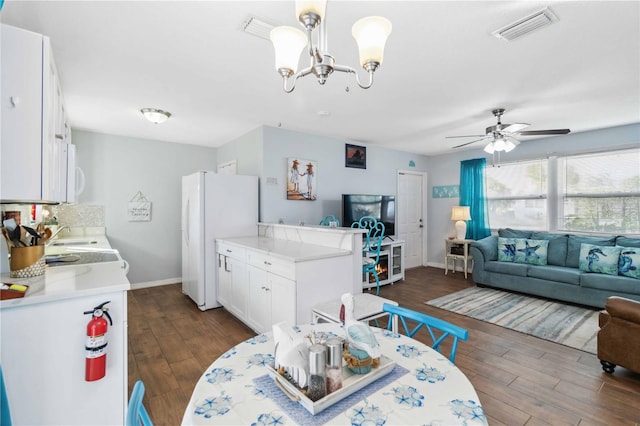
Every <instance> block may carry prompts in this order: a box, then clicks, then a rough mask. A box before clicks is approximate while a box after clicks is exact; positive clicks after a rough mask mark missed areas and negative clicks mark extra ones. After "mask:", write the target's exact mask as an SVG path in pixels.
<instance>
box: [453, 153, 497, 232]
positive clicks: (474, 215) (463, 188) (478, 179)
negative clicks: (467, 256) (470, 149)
mask: <svg viewBox="0 0 640 426" xmlns="http://www.w3.org/2000/svg"><path fill="white" fill-rule="evenodd" d="M486 164H487V160H486V159H485V158H476V159H473V160H466V161H461V162H460V205H461V206H469V211H470V213H471V220H469V221H467V235H466V238H467V239H471V240H480V239H482V238H484V237H488V236H489V235H491V229H490V228H489V208H488V207H487V199H486V186H485V178H484V169H485V166H486Z"/></svg>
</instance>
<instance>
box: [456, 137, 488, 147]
mask: <svg viewBox="0 0 640 426" xmlns="http://www.w3.org/2000/svg"><path fill="white" fill-rule="evenodd" d="M485 139H486V137H484V138H480V139H476V140H475V141H471V142H466V143H463V144H461V145H456V146H454V147H451V148H452V149H455V148H462V147H463V146H467V145H471V144H472V143H476V142H480V141H482V140H485Z"/></svg>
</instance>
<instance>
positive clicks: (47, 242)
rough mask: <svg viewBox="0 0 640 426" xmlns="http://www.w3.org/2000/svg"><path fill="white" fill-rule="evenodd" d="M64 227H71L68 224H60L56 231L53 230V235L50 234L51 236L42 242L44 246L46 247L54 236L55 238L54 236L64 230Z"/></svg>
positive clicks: (69, 228) (68, 228)
mask: <svg viewBox="0 0 640 426" xmlns="http://www.w3.org/2000/svg"><path fill="white" fill-rule="evenodd" d="M65 229H67V230H69V231H71V227H70V226H68V225H65V226H61V227H60V228H58V229H57V230H56V232H54V233H53V235H51V238H49V239H48V240H47V241H46V242H45V243H44V245H45V247H47V246H48V245H49V244H51V243H52V242H53V239H54V238H55V237H56V236H57V235H58V234H59V233H60V232H62V231H64V230H65Z"/></svg>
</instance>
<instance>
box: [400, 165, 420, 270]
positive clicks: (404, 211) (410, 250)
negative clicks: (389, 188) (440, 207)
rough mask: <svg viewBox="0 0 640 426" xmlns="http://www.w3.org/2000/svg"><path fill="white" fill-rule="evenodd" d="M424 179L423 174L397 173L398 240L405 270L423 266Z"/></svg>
mask: <svg viewBox="0 0 640 426" xmlns="http://www.w3.org/2000/svg"><path fill="white" fill-rule="evenodd" d="M424 179H425V174H424V173H419V172H408V171H398V238H399V239H401V240H404V242H405V243H404V247H405V257H404V259H405V260H404V261H405V268H415V267H417V266H422V264H423V262H422V258H423V250H424V248H423V244H424V240H425V238H424V237H425V233H424V229H425V228H424V224H425V223H426V220H425V219H426V218H425V217H424V213H423V204H424V203H423V193H424V191H423V187H424Z"/></svg>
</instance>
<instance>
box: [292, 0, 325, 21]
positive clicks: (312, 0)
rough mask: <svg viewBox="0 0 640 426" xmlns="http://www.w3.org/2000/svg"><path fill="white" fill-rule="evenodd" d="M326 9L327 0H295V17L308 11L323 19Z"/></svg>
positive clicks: (297, 17) (298, 17)
mask: <svg viewBox="0 0 640 426" xmlns="http://www.w3.org/2000/svg"><path fill="white" fill-rule="evenodd" d="M326 10H327V0H296V19H300V16H303V15H306V14H308V13H313V14H315V15H318V16H319V17H320V20H321V21H322V20H323V19H324V14H325V11H326Z"/></svg>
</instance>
